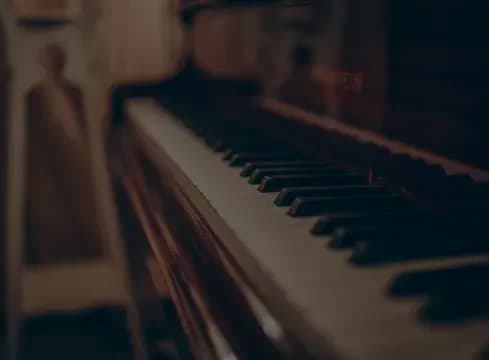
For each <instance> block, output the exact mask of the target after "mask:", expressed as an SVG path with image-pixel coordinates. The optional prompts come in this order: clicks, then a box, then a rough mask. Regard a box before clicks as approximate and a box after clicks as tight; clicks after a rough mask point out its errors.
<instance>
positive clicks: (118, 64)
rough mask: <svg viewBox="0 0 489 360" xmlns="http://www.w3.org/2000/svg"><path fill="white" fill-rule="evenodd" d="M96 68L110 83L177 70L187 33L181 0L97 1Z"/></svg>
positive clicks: (93, 10)
mask: <svg viewBox="0 0 489 360" xmlns="http://www.w3.org/2000/svg"><path fill="white" fill-rule="evenodd" d="M91 8H92V13H93V14H95V15H94V16H95V18H96V20H95V24H94V28H93V29H88V30H89V31H92V34H91V35H90V36H91V38H92V41H94V42H95V43H96V45H95V52H96V53H97V54H96V56H97V59H95V65H94V66H95V68H96V69H98V72H99V74H100V76H101V77H105V78H106V81H107V82H108V83H110V84H114V83H125V82H135V81H145V80H157V79H160V78H163V77H166V76H168V75H169V74H171V73H173V72H175V71H176V69H177V68H178V66H179V64H180V61H181V60H182V54H183V51H184V46H183V32H182V28H181V26H180V23H179V19H178V15H177V14H178V0H144V1H141V0H93V1H92V5H91Z"/></svg>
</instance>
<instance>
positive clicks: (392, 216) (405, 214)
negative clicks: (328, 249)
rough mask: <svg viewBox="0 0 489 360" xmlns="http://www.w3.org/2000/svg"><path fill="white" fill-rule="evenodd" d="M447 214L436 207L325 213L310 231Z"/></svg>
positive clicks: (413, 220) (326, 231)
mask: <svg viewBox="0 0 489 360" xmlns="http://www.w3.org/2000/svg"><path fill="white" fill-rule="evenodd" d="M447 217H448V215H447V214H445V213H444V212H441V211H439V210H436V209H410V208H409V209H394V210H380V211H369V212H363V213H345V214H335V215H325V216H322V217H320V218H319V219H318V220H317V221H316V223H315V224H314V226H313V228H312V229H311V233H312V234H313V235H328V234H330V233H332V232H333V231H334V230H335V229H336V228H338V227H345V226H346V227H347V226H352V225H369V224H370V225H382V224H389V225H390V226H393V225H396V226H403V225H404V226H412V225H413V224H415V223H419V222H423V221H430V222H433V223H435V222H436V221H438V219H440V220H441V219H445V218H447Z"/></svg>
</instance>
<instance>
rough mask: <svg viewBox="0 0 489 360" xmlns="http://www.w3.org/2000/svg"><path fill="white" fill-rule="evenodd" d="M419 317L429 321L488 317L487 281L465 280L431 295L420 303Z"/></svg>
mask: <svg viewBox="0 0 489 360" xmlns="http://www.w3.org/2000/svg"><path fill="white" fill-rule="evenodd" d="M419 317H420V318H421V319H422V320H423V321H425V322H429V323H446V322H460V321H467V320H470V319H480V318H487V317H489V287H488V286H487V281H485V282H484V281H483V282H480V283H474V282H472V281H467V282H463V283H457V284H455V285H454V286H452V287H450V288H448V289H443V290H441V291H439V292H437V293H435V294H434V295H431V296H430V297H429V298H428V299H427V300H426V301H425V303H424V304H423V305H422V307H421V309H420V311H419Z"/></svg>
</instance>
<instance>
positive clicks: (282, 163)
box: [240, 160, 333, 177]
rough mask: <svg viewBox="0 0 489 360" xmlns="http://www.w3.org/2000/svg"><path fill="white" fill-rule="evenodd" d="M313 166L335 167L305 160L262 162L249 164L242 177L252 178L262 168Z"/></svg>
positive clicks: (244, 168)
mask: <svg viewBox="0 0 489 360" xmlns="http://www.w3.org/2000/svg"><path fill="white" fill-rule="evenodd" d="M311 166H333V164H332V163H327V162H323V161H315V160H312V161H304V160H290V161H262V162H248V163H246V164H245V166H244V167H243V170H242V171H241V174H240V175H241V176H242V177H248V176H250V175H251V174H252V173H253V171H255V170H256V169H262V168H269V169H273V168H281V167H294V168H303V167H311Z"/></svg>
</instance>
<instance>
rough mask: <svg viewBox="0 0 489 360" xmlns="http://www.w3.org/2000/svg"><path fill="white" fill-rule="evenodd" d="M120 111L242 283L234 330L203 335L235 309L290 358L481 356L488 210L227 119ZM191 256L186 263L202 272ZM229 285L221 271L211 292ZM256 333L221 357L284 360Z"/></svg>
mask: <svg viewBox="0 0 489 360" xmlns="http://www.w3.org/2000/svg"><path fill="white" fill-rule="evenodd" d="M127 111H128V115H129V122H130V125H129V127H130V131H128V132H129V133H131V134H132V135H131V136H133V138H134V139H135V141H134V144H135V145H134V144H133V146H134V147H135V149H136V151H135V152H137V153H138V154H141V155H138V156H140V157H141V158H143V159H145V160H144V161H147V162H150V163H151V164H152V166H153V167H154V168H155V169H156V170H155V171H156V172H157V173H158V174H159V175H158V176H159V177H160V178H161V184H164V185H160V186H162V187H166V188H167V192H172V193H173V194H177V195H175V196H176V197H177V198H181V199H184V200H181V201H182V203H185V204H186V205H184V206H183V207H184V208H186V209H187V211H188V213H194V215H192V216H190V217H191V218H192V219H193V220H192V221H194V222H197V223H203V224H205V225H201V226H203V227H205V228H206V229H207V228H208V229H210V230H209V231H211V233H212V234H213V236H214V237H215V241H216V242H217V243H218V244H219V245H218V248H220V249H221V250H219V252H223V253H225V254H227V255H226V256H228V260H227V261H228V262H229V263H228V264H227V265H223V268H226V269H228V270H229V269H231V268H233V269H234V270H229V271H230V272H231V273H233V275H231V276H230V278H229V279H231V278H232V279H234V280H233V281H234V284H240V286H239V287H237V288H236V289H238V290H236V289H235V288H233V287H230V288H228V290H229V289H230V290H229V292H231V293H233V291H234V292H236V293H240V290H239V289H246V290H243V291H242V294H244V295H245V296H244V297H245V304H241V305H240V306H241V307H238V308H236V309H235V310H236V311H235V316H236V319H235V320H234V321H235V322H234V323H233V322H226V321H227V320H226V321H224V320H219V319H218V320H216V321H211V320H209V323H212V326H211V325H209V326H207V327H208V328H211V327H213V326H216V327H217V328H221V330H223V329H222V328H223V327H224V328H225V327H226V326H228V327H229V324H239V323H240V320H239V319H240V314H239V310H240V309H241V310H242V313H243V316H245V315H244V314H247V309H249V308H251V309H253V311H252V313H253V314H254V315H255V316H256V317H257V320H256V322H255V321H254V320H252V319H248V320H243V322H242V323H243V324H248V325H246V326H248V328H247V329H248V330H249V331H253V329H255V330H254V331H256V332H257V333H259V332H260V329H259V328H261V329H262V330H263V329H264V330H263V331H264V332H265V333H269V332H270V329H268V331H267V326H266V324H269V325H270V321H272V320H273V321H272V323H275V322H276V327H277V328H279V329H281V330H280V331H279V333H281V334H285V335H284V338H286V339H287V341H290V342H291V343H294V344H298V345H297V348H300V349H301V350H300V351H301V352H300V353H301V354H302V355H300V356H298V355H290V354H289V355H284V357H285V358H287V357H292V358H294V357H295V358H306V356H307V357H311V358H320V359H322V358H333V359H335V358H338V359H369V360H370V359H372V360H381V359H389V360H390V359H400V360H402V359H406V360H407V359H453V360H458V359H460V360H462V359H471V358H473V359H477V358H481V359H482V356H484V355H483V352H482V351H481V349H482V348H483V345H484V343H486V341H487V340H488V338H489V327H488V325H489V320H488V315H489V290H488V289H489V287H488V282H487V279H489V262H488V260H489V257H488V256H487V254H488V251H489V241H488V238H487V229H485V226H484V225H485V223H484V219H483V217H482V216H481V215H480V214H481V212H482V210H481V206H484V205H481V204H479V203H477V202H473V201H467V202H465V203H464V204H466V206H465V205H464V206H463V207H461V208H458V207H455V206H454V207H450V206H448V207H441V206H436V205H434V204H433V203H431V202H428V203H427V202H420V201H417V199H416V198H413V197H411V196H407V195H406V194H405V193H403V192H401V191H396V189H393V188H392V187H389V186H384V184H382V183H380V182H377V181H372V179H369V178H368V177H367V176H365V175H364V174H362V173H360V172H355V171H354V170H352V169H351V168H348V167H345V166H343V164H342V163H341V162H337V161H335V159H334V158H327V159H319V158H317V157H315V156H314V155H311V154H308V153H304V152H302V151H300V150H299V149H298V148H297V147H295V146H294V144H293V143H289V142H287V141H283V140H282V139H274V138H268V137H266V136H265V135H264V134H263V133H261V132H259V131H257V130H256V129H250V128H242V127H239V126H237V125H236V124H234V123H231V122H229V123H227V124H226V123H222V122H218V121H217V120H216V121H213V120H212V118H209V117H208V116H207V117H201V118H198V117H197V118H195V117H186V116H184V115H182V114H180V113H178V111H174V112H171V111H169V110H168V109H166V108H163V107H162V106H160V105H159V104H157V103H156V102H154V101H152V100H132V101H129V103H128V106H127ZM138 156H136V157H133V159H134V158H136V159H139V157H138ZM137 161H139V160H136V162H137ZM126 165H127V164H126ZM132 169H133V168H132V167H131V166H127V167H126V173H125V176H126V178H129V179H130V178H131V177H138V176H137V175H135V174H136V172H137V171H133V170H132ZM141 173H142V174H143V173H144V171H142V172H141ZM158 176H156V177H158ZM457 179H458V178H457ZM138 181H140V182H144V181H145V180H144V176H140V177H139V180H138ZM151 181H153V180H151ZM151 181H149V180H147V183H149V182H151ZM130 182H131V181H129V183H130ZM136 182H137V181H136ZM153 182H154V181H153ZM156 182H158V180H156ZM479 185H480V184H475V183H474V184H473V187H476V188H479V187H480V186H479ZM154 186H156V187H157V186H158V185H154ZM150 187H151V186H150ZM168 189H171V191H170V190H168ZM469 193H471V194H472V193H473V192H469ZM152 194H153V197H158V196H159V195H155V194H157V193H152ZM148 196H149V197H150V198H151V196H152V195H148ZM169 196H170V197H171V195H169ZM136 198H137V196H136V195H135V197H133V201H135V202H137V199H136ZM165 201H167V207H168V206H170V205H168V204H170V203H171V201H170V200H165V199H161V202H165ZM177 202H178V201H177ZM457 204H460V202H457ZM472 207H473V208H472ZM460 209H462V210H463V211H461V210H460ZM168 211H169V212H170V213H171V212H172V210H171V207H170V209H169V210H168ZM150 212H151V211H150ZM150 215H151V214H150ZM153 215H154V214H153ZM172 216H173V217H175V216H177V215H175V214H170V215H168V216H167V218H172ZM185 216H187V215H181V217H185ZM161 217H162V218H165V216H164V214H163V215H161ZM195 219H197V220H195ZM142 221H144V219H143V220H142ZM161 221H163V222H164V220H161ZM167 221H168V220H167ZM170 222H171V221H170ZM169 226H170V227H171V225H169ZM163 227H164V226H163ZM169 232H171V231H169ZM153 235H154V234H153ZM194 235H195V234H193V235H192V236H194ZM172 236H173V237H175V235H167V236H166V238H165V239H157V238H156V239H155V238H154V236H153V240H152V241H156V242H169V244H167V245H164V246H163V245H161V247H160V245H158V244H157V245H155V244H153V249H154V250H155V251H156V252H158V251H161V248H166V249H167V251H168V252H170V253H171V252H172V250H171V248H172V244H171V242H172V241H174V242H175V243H174V244H173V246H175V247H179V246H181V244H179V240H178V239H176V238H175V239H174V240H172V241H168V238H171V237H172ZM188 236H191V235H188ZM194 255H195V254H194ZM195 256H196V257H195V258H193V259H191V260H190V261H193V262H194V263H193V264H191V265H190V266H197V265H198V264H199V262H201V260H199V257H198V255H195ZM202 256H203V257H205V256H204V255H202ZM163 257H164V256H163ZM180 260H181V262H182V264H183V263H185V262H188V261H189V259H180ZM230 264H232V266H231V265H230ZM201 265H202V266H203V267H204V268H206V266H209V268H212V266H211V265H209V263H207V265H206V263H205V261H204V262H203V263H202V264H201ZM179 266H180V265H179V263H178V261H177V262H176V263H174V264H172V268H173V269H178V268H179ZM182 268H185V265H182ZM194 270H195V269H194ZM178 271H179V270H176V273H178ZM196 271H197V272H199V271H203V270H202V268H200V269H198V270H196ZM182 272H183V273H185V270H182ZM223 276H224V275H222V276H221V275H220V276H217V275H216V284H217V283H218V282H219V281H225V279H224V278H222V279H221V277H223ZM224 277H225V276H224ZM218 278H219V279H220V280H219V279H218ZM171 281H174V279H173V280H172V279H171V276H168V282H171ZM230 281H231V280H230ZM183 282H185V281H183ZM202 284H203V285H202ZM202 284H201V285H202V286H204V285H205V284H206V283H205V281H204V282H203V283H202ZM208 285H209V283H207V286H208ZM169 286H171V285H169ZM233 289H235V290H233ZM207 290H208V289H207ZM212 291H214V292H219V291H220V290H219V289H217V288H216V289H213V290H212ZM212 291H211V292H212ZM222 291H224V290H222ZM204 292H205V291H204ZM206 296H209V297H208V299H210V298H212V296H216V295H215V294H214V295H212V294H209V293H208V295H206ZM215 299H216V298H214V300H215ZM215 301H217V300H215ZM220 304H221V305H222V306H224V305H223V303H222V301H221V302H220ZM204 308H206V307H205V306H204ZM209 309H210V310H209ZM207 310H209V314H207V315H209V317H212V314H216V313H215V312H213V309H212V306H210V307H209V306H207ZM214 311H215V309H214ZM204 312H205V311H204ZM223 312H224V310H223ZM228 312H230V313H232V312H233V311H232V309H231V311H229V309H228ZM204 322H205V321H204ZM226 324H227V325H226ZM246 326H245V325H243V327H246ZM224 330H226V329H224ZM226 331H228V332H232V330H230V329H227V330H226ZM226 331H223V333H226ZM211 332H212V331H211ZM275 333H277V331H275ZM258 335H259V334H257V336H256V337H253V336H250V338H249V341H250V344H252V345H253V346H254V347H255V350H249V349H243V348H242V347H241V344H239V343H238V342H234V341H233V340H230V341H228V344H227V350H226V351H228V352H229V353H234V354H235V355H236V356H237V357H238V358H257V357H258V358H263V359H265V358H266V359H269V358H274V357H277V358H280V357H281V356H282V355H281V353H280V351H279V350H276V349H272V348H270V349H268V348H267V346H268V345H266V344H265V343H263V344H262V343H261V342H260V340H259V336H258ZM272 337H273V336H272ZM224 342H226V340H225V339H224ZM260 344H261V345H260ZM257 346H258V347H260V346H262V347H263V348H262V350H256V347H257ZM250 347H252V346H250ZM277 348H280V346H278V347H277ZM297 351H298V350H297ZM238 355H241V357H240V356H238ZM203 358H204V357H203Z"/></svg>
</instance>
